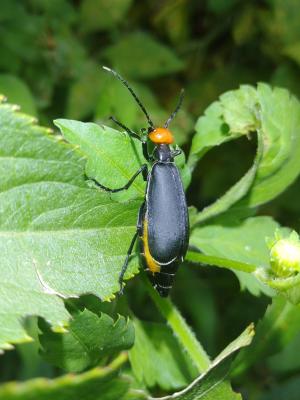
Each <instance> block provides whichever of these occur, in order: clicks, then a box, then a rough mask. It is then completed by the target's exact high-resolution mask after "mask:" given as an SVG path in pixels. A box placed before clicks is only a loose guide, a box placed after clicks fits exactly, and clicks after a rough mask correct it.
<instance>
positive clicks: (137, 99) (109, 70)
mask: <svg viewBox="0 0 300 400" xmlns="http://www.w3.org/2000/svg"><path fill="white" fill-rule="evenodd" d="M102 68H103V69H105V70H106V71H108V72H110V73H111V74H113V75H114V76H115V77H116V78H118V79H119V80H120V81H121V82H122V83H123V85H124V86H126V87H127V89H128V90H129V92H130V93H131V94H132V96H133V97H134V99H135V101H136V102H137V103H138V105H139V106H140V108H141V110H142V111H143V113H144V114H145V116H146V118H147V121H148V123H149V125H150V127H151V128H152V129H154V124H153V122H152V120H151V118H150V116H149V114H148V113H147V111H146V109H145V107H144V106H143V104H142V102H141V100H140V99H139V98H138V97H137V95H136V94H135V93H134V91H133V89H132V88H131V87H130V86H129V84H128V82H127V81H126V80H125V79H124V78H123V77H122V76H121V75H120V74H118V72H116V71H114V70H113V69H111V68H108V67H105V66H103V67H102Z"/></svg>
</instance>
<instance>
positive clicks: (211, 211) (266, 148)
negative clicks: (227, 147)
mask: <svg viewBox="0 0 300 400" xmlns="http://www.w3.org/2000/svg"><path fill="white" fill-rule="evenodd" d="M299 128H300V104H299V102H298V100H297V99H296V98H295V97H294V96H291V95H290V94H289V92H288V91H287V90H284V89H279V88H274V89H272V88H270V87H269V86H268V85H266V84H258V86H257V88H256V89H255V88H253V87H251V86H241V87H240V89H238V90H234V91H230V92H227V93H225V94H223V95H222V96H221V97H220V99H219V101H217V102H215V103H213V104H212V105H211V106H210V107H208V109H207V110H206V112H205V115H204V116H203V117H201V118H200V119H199V120H198V122H197V125H196V131H197V133H196V135H195V137H194V139H193V143H192V147H191V153H190V157H189V165H190V167H191V168H194V166H195V164H196V162H197V160H198V159H199V158H201V157H202V156H203V155H204V154H205V153H206V152H207V151H208V150H209V149H211V148H212V147H214V146H217V145H220V144H222V143H224V142H226V141H229V140H233V139H235V138H238V137H240V136H241V135H249V134H250V133H251V132H253V131H256V132H257V135H258V151H257V156H256V158H255V161H254V164H253V166H252V168H251V169H250V170H249V171H248V173H247V174H246V175H245V176H244V177H243V178H242V179H241V180H240V181H239V182H238V183H237V184H236V185H235V186H233V187H232V188H231V189H230V190H229V191H228V192H227V193H226V194H225V195H224V196H223V197H221V198H220V199H219V200H218V201H217V203H216V204H213V205H211V206H209V207H207V208H206V209H204V210H203V211H202V213H199V215H198V218H197V219H196V221H197V222H200V221H202V220H204V219H206V218H208V217H212V216H215V215H217V214H220V213H221V212H224V211H226V210H227V209H228V208H229V207H231V206H232V205H233V204H235V203H236V202H238V200H240V199H243V200H242V201H241V202H240V203H239V207H242V206H243V207H245V206H247V207H254V206H257V205H259V204H262V203H265V202H267V201H269V200H271V199H273V198H274V197H276V196H277V195H278V194H280V193H281V192H282V191H283V190H284V189H285V188H286V187H287V186H289V185H290V184H291V183H292V182H293V181H294V180H295V178H296V177H297V176H298V175H299V172H300V135H298V134H297V132H298V130H299ZM245 196H246V197H245Z"/></svg>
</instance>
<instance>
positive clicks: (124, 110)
mask: <svg viewBox="0 0 300 400" xmlns="http://www.w3.org/2000/svg"><path fill="white" fill-rule="evenodd" d="M299 15H300V3H299V2H298V1H297V0H265V1H262V0H261V1H258V0H257V1H244V0H206V1H201V2H199V1H188V0H177V1H172V0H165V1H160V2H153V1H143V2H139V1H133V0H111V1H106V0H82V1H75V0H74V1H70V0H68V1H67V0H27V1H22V2H21V1H18V0H1V7H0V38H1V40H0V55H1V56H0V92H1V93H4V94H5V95H6V96H7V97H8V99H9V101H10V102H12V103H16V104H20V105H21V107H22V110H23V111H24V112H27V113H29V114H31V115H34V116H36V117H37V118H38V119H39V121H41V123H42V124H44V125H46V126H52V127H53V128H54V125H53V122H52V121H53V119H55V118H72V119H78V120H82V121H95V122H97V123H105V124H106V125H107V124H109V121H108V119H107V117H108V116H109V115H111V114H114V115H115V116H116V117H118V118H119V119H120V120H121V121H124V123H126V124H127V125H129V126H131V127H132V128H135V129H136V128H140V127H141V126H144V123H145V121H144V118H143V116H142V115H141V114H140V112H139V111H138V110H137V107H136V105H135V104H134V103H133V102H131V101H129V100H128V93H126V92H125V91H123V89H122V88H121V87H120V85H119V83H118V82H114V81H113V80H111V79H110V77H109V76H107V74H105V73H104V72H103V71H101V69H100V66H101V65H109V66H111V67H113V68H115V69H117V70H118V71H120V72H121V73H122V74H123V75H124V76H126V78H127V79H128V80H129V81H130V82H131V83H132V84H133V85H134V86H135V87H136V88H137V89H138V91H139V93H140V95H141V97H142V98H143V101H144V103H145V104H146V107H147V109H148V110H149V112H150V114H151V115H152V116H153V119H154V120H155V121H164V120H165V118H166V117H167V116H168V113H170V111H171V110H172V109H173V107H174V105H175V103H176V99H177V96H178V94H179V91H180V89H181V88H182V87H184V88H185V89H186V97H185V101H184V106H183V110H182V112H181V113H180V114H179V115H178V117H177V119H176V120H175V121H174V123H173V126H174V132H175V134H176V137H177V142H178V143H179V144H180V145H181V146H182V147H183V149H185V150H186V151H188V150H189V148H190V145H191V135H192V134H193V127H194V125H195V122H196V120H197V118H198V117H199V116H200V115H201V114H202V113H203V111H204V110H205V108H206V107H207V106H208V105H209V104H210V103H211V102H212V101H215V100H216V99H217V97H218V96H219V95H220V94H221V93H223V92H224V91H227V90H229V89H235V88H237V87H238V86H239V85H240V84H243V83H245V84H246V83H247V84H255V83H256V82H260V81H264V82H269V83H271V84H272V85H277V86H281V87H285V88H288V89H290V90H291V91H292V93H294V94H295V95H297V96H298V97H300V83H299V72H300V70H299V67H300V17H299ZM116 93H117V96H116ZM55 129H56V128H55ZM255 148H256V143H255V140H254V139H252V140H251V141H249V140H247V139H246V138H245V137H242V138H240V139H238V140H236V141H234V142H230V143H227V144H226V143H225V144H224V145H222V146H220V147H216V148H215V149H213V150H212V151H211V152H210V153H209V154H207V155H206V156H205V157H204V158H203V160H202V161H201V163H199V165H198V166H197V168H196V170H195V171H194V174H193V180H192V184H191V186H190V187H189V189H188V193H187V198H188V203H189V204H190V205H195V206H196V207H197V208H198V209H202V208H203V207H205V206H206V205H208V204H210V203H212V202H213V201H214V200H216V199H217V198H218V197H219V196H220V195H221V194H223V193H224V192H225V191H226V190H227V189H229V188H230V187H231V186H232V185H233V184H234V183H235V182H236V181H237V180H238V179H239V178H240V177H242V176H243V174H244V173H245V172H246V171H247V170H248V169H249V167H250V166H251V164H252V161H253V159H254V157H255ZM299 197H300V184H299V180H298V181H296V182H295V183H294V184H293V185H292V186H290V188H289V189H288V190H287V191H286V192H284V193H283V194H282V195H280V196H279V197H278V198H277V199H276V200H274V201H272V202H271V203H269V204H267V205H264V206H262V207H261V208H260V210H259V213H261V214H263V215H270V216H273V217H274V218H275V219H276V220H277V221H279V222H280V223H281V224H282V225H288V226H290V227H291V228H294V229H295V230H297V231H299V228H300V226H299V213H300V202H299V200H298V199H299ZM139 285H141V282H140V281H139V278H136V279H134V280H133V281H132V282H131V283H130V286H131V288H130V289H129V290H133V291H134V292H133V293H134V296H133V295H132V296H129V299H128V301H129V302H130V306H131V308H132V309H133V310H134V313H135V314H136V315H137V316H139V317H141V318H143V319H146V320H147V319H149V320H156V319H157V316H156V310H155V309H154V308H152V307H151V306H147V305H146V302H145V299H144V298H143V295H142V293H141V291H142V290H141V289H139ZM172 298H173V299H174V301H175V303H176V305H177V306H178V308H179V309H180V310H181V311H182V313H183V314H184V315H185V317H186V319H187V321H188V322H189V323H190V325H191V326H192V327H193V329H194V331H195V333H196V335H197V337H199V339H200V340H201V341H202V343H203V344H204V347H205V348H206V349H207V350H208V352H209V353H210V354H211V355H217V354H218V353H219V352H220V350H221V349H223V348H224V346H225V345H226V344H227V343H228V342H230V341H231V340H232V339H233V338H235V337H236V336H237V335H238V334H239V333H240V332H241V331H242V330H243V329H244V327H245V325H246V324H248V323H250V322H251V321H255V322H256V321H258V320H259V318H260V317H261V316H262V315H263V314H264V312H265V310H266V307H267V305H268V304H269V303H270V299H269V298H268V297H266V296H264V295H260V296H253V294H251V293H250V292H249V291H247V290H242V291H241V290H240V285H239V281H238V280H237V278H236V277H235V275H233V274H232V273H230V272H228V271H225V270H221V269H203V270H201V272H200V271H199V270H198V269H197V268H193V266H191V267H190V268H189V269H188V270H186V269H182V270H181V271H180V272H179V274H178V278H177V284H176V287H175V288H174V291H173V294H172ZM139 299H140V300H141V301H139ZM299 327H300V326H299ZM299 343H300V336H299V335H298V336H296V337H295V339H294V340H293V342H291V343H290V344H289V346H290V347H289V348H288V350H286V351H284V352H283V351H281V353H278V354H277V355H276V356H272V357H270V358H267V357H262V358H260V357H258V359H257V360H255V361H254V362H253V366H252V368H248V369H247V370H246V372H245V373H240V374H237V375H236V377H233V387H234V388H236V389H237V390H239V391H241V392H242V393H243V394H244V396H245V398H249V399H256V398H257V399H273V398H274V399H275V398H276V399H280V398H281V397H280V396H281V394H280V393H285V398H288V399H289V400H292V399H293V398H294V397H292V396H293V393H299V390H300V378H299V375H298V374H299V368H300V364H299V362H298V363H297V360H295V359H294V354H293V349H295V348H296V349H297V348H298V347H297V345H298V344H299ZM30 346H31V347H30ZM284 366H286V367H284ZM0 372H1V374H0V379H1V381H3V382H5V381H9V380H12V379H20V380H21V379H29V378H33V377H36V376H49V377H54V376H57V375H60V374H61V373H62V371H61V370H60V369H55V368H53V367H50V366H49V364H47V363H45V362H44V361H42V360H41V359H40V358H39V356H38V354H37V351H36V348H34V345H20V346H17V349H16V350H13V351H11V352H7V353H5V354H4V355H3V356H2V357H1V358H0ZM289 390H290V396H289V395H288V393H289ZM274 391H276V397H274V395H272V393H275V392H274ZM282 398H283V397H282ZM295 398H296V397H295Z"/></svg>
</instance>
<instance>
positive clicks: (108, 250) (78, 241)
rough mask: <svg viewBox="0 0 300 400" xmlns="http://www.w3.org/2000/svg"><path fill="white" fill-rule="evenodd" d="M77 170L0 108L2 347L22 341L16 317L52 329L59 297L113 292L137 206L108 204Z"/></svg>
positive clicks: (49, 140) (43, 134)
mask: <svg viewBox="0 0 300 400" xmlns="http://www.w3.org/2000/svg"><path fill="white" fill-rule="evenodd" d="M118 135H119V134H118ZM118 135H116V136H118ZM125 140H127V139H126V138H125ZM84 167H85V159H84V158H83V157H82V155H80V154H79V153H77V152H75V151H74V150H73V148H72V147H71V146H69V145H66V144H65V143H63V142H62V141H61V140H58V139H57V138H56V137H55V136H52V135H49V132H48V131H47V130H46V129H43V128H40V127H38V126H36V125H33V124H32V118H30V117H28V116H26V115H24V114H20V113H17V112H15V111H14V109H13V107H12V106H10V105H5V104H2V105H0V176H1V193H0V236H1V241H0V265H1V270H0V276H1V291H0V305H1V310H2V312H1V315H0V347H2V348H7V347H8V346H9V343H17V342H20V341H25V340H29V337H28V335H27V334H26V332H25V330H24V329H23V327H22V318H24V317H26V316H28V315H39V316H42V317H43V318H45V319H46V320H47V321H48V322H49V323H50V324H51V325H52V326H54V327H56V328H58V327H61V326H63V325H65V324H66V322H67V320H68V317H69V314H68V313H67V311H66V310H65V308H64V305H63V298H66V297H72V296H75V297H77V296H79V295H81V294H83V293H93V294H95V295H96V296H98V297H100V298H102V299H110V298H112V297H113V293H114V292H116V291H117V290H118V289H119V285H118V275H119V272H120V268H121V266H122V264H123V262H124V258H125V256H126V252H127V249H128V246H129V243H130V240H131V237H132V235H133V234H134V232H135V224H136V216H137V212H138V207H139V204H140V202H139V201H132V202H127V203H126V204H125V203H123V204H121V203H115V202H112V201H111V199H110V197H109V196H108V195H107V194H106V193H103V192H102V191H99V190H95V189H91V188H88V187H87V186H86V182H85V177H84ZM137 267H138V265H137V262H136V261H134V262H133V263H131V265H130V267H129V270H128V274H127V277H129V276H131V275H132V274H134V273H135V272H136V271H137Z"/></svg>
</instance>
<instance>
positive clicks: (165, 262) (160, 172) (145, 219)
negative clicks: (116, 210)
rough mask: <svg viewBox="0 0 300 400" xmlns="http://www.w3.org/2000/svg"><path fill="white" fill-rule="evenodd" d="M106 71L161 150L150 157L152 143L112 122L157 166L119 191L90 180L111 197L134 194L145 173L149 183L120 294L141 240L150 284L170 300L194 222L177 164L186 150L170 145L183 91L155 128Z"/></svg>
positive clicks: (131, 90) (145, 178) (134, 177)
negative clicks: (123, 192) (134, 186)
mask: <svg viewBox="0 0 300 400" xmlns="http://www.w3.org/2000/svg"><path fill="white" fill-rule="evenodd" d="M103 68H104V69H105V70H107V71H109V72H110V73H112V74H113V75H114V76H115V77H116V78H118V79H119V80H120V81H121V82H122V83H123V84H124V85H125V86H126V87H127V89H128V90H129V91H130V93H131V94H132V95H133V97H134V99H135V100H136V102H137V103H138V105H139V106H140V108H141V109H142V111H143V113H144V114H145V115H146V118H147V121H148V124H149V128H148V138H147V139H149V140H150V141H151V142H152V143H154V145H155V149H154V152H153V154H152V155H150V154H149V153H148V146H147V141H145V140H143V139H142V137H141V136H140V135H138V134H137V133H135V132H133V131H132V130H131V129H129V128H127V127H126V126H125V125H123V124H122V123H120V122H119V121H117V120H116V118H114V117H111V119H112V120H113V121H114V122H115V123H116V124H117V125H119V126H120V127H121V128H123V129H124V130H125V131H126V132H127V133H128V135H130V136H132V137H135V138H137V139H139V140H140V141H141V142H142V146H143V154H144V157H145V159H146V160H147V161H148V162H151V164H152V166H151V169H150V171H149V172H148V166H147V164H143V165H142V166H141V167H140V168H139V169H138V171H137V172H136V173H135V174H134V175H133V176H132V177H131V179H130V180H129V181H128V182H127V183H126V184H125V185H124V186H122V187H121V188H117V189H111V188H108V187H106V186H103V185H101V184H100V183H99V182H97V181H96V180H95V179H93V178H90V179H91V180H93V181H94V182H95V184H96V185H97V186H99V187H100V188H101V189H104V190H105V191H107V192H111V193H115V192H119V191H121V190H126V189H128V188H129V187H130V186H131V184H132V183H133V181H134V180H135V179H136V177H137V176H138V175H139V174H140V173H142V175H143V177H144V180H145V181H147V188H146V193H145V199H144V202H143V204H142V205H141V207H140V210H139V214H138V221H137V227H136V228H137V229H136V233H135V234H134V236H133V238H132V240H131V243H130V246H129V249H128V252H127V256H126V259H125V261H124V264H123V266H122V269H121V272H120V276H119V283H120V292H121V293H122V292H123V278H124V274H125V272H126V270H127V267H128V263H129V257H130V255H131V253H132V250H133V248H134V244H135V242H136V239H137V237H138V236H139V238H140V240H141V255H142V261H143V265H144V267H145V269H146V271H147V272H148V275H149V278H150V281H151V282H152V285H153V286H154V288H155V289H156V290H157V291H158V293H159V294H160V295H161V296H162V297H166V296H168V294H169V291H170V289H171V288H172V286H173V283H174V276H175V274H176V272H177V269H178V266H179V265H180V263H181V262H182V261H183V259H184V257H185V254H186V252H187V248H188V242H189V218H188V209H187V204H186V198H185V193H184V189H183V185H182V181H181V177H180V174H179V171H178V168H177V166H176V165H175V163H174V157H176V156H178V155H179V154H180V153H181V151H180V150H179V149H176V150H173V149H172V148H171V147H170V146H169V145H170V144H171V143H173V135H172V133H171V132H170V131H169V129H168V126H169V124H170V122H171V121H172V119H173V118H174V117H175V115H176V113H177V112H178V110H179V108H180V106H181V103H182V100H183V91H182V92H181V95H180V99H179V102H178V105H177V107H176V109H175V111H174V112H173V113H172V114H171V116H170V117H169V118H168V120H167V122H166V123H165V125H164V127H162V128H155V127H154V124H153V122H152V120H151V118H150V117H149V115H148V113H147V111H146V109H145V107H144V106H143V105H142V103H141V101H140V100H139V98H138V97H137V95H136V94H135V93H134V91H133V89H132V88H131V87H130V86H129V85H128V83H127V82H126V81H125V80H124V79H123V78H122V77H121V76H120V75H119V74H118V73H117V72H116V71H114V70H112V69H110V68H107V67H103Z"/></svg>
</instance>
